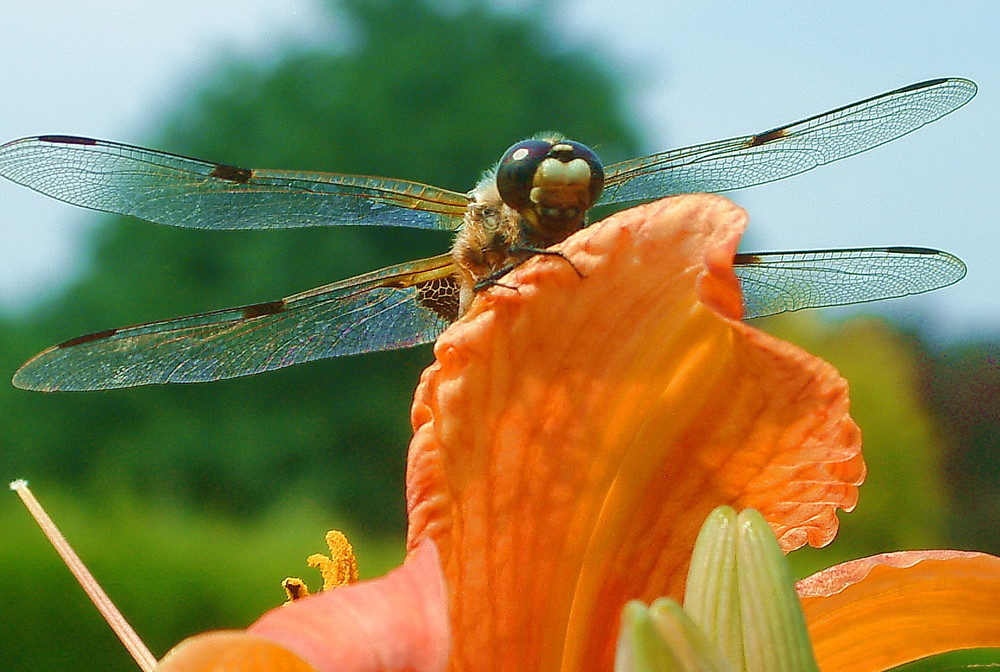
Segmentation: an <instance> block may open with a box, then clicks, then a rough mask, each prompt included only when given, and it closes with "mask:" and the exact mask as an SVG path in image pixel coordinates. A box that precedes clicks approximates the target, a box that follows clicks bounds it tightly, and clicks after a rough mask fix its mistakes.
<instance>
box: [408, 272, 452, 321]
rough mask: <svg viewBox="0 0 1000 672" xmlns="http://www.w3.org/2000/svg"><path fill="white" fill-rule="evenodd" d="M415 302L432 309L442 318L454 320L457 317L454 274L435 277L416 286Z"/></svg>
mask: <svg viewBox="0 0 1000 672" xmlns="http://www.w3.org/2000/svg"><path fill="white" fill-rule="evenodd" d="M416 287H417V303H419V304H420V305H421V306H423V307H424V308H428V309H430V310H433V311H434V312H435V313H437V314H438V315H439V316H441V318H442V319H445V320H447V321H449V322H454V321H455V320H457V319H458V295H459V291H458V281H457V280H456V279H455V276H454V275H448V276H445V277H443V278H435V279H433V280H428V281H427V282H422V283H420V284H418V285H417V286H416Z"/></svg>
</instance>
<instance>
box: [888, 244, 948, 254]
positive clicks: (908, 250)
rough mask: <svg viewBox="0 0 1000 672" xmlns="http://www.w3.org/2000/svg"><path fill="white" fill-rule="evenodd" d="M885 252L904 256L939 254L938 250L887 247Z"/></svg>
mask: <svg viewBox="0 0 1000 672" xmlns="http://www.w3.org/2000/svg"><path fill="white" fill-rule="evenodd" d="M885 251H886V252H902V253H904V254H928V255H936V254H941V252H940V251H939V250H932V249H931V248H929V247H899V246H897V247H887V248H885Z"/></svg>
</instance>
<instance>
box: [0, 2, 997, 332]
mask: <svg viewBox="0 0 1000 672" xmlns="http://www.w3.org/2000/svg"><path fill="white" fill-rule="evenodd" d="M508 4H510V3H508ZM558 6H559V9H558V11H557V13H556V16H557V20H556V21H554V22H553V24H554V25H553V26H552V28H551V31H552V34H553V39H557V40H563V41H566V40H570V39H571V40H573V41H574V42H581V41H582V42H584V43H586V42H590V43H592V44H593V46H594V49H596V50H598V51H599V52H600V53H601V54H603V55H605V56H607V57H608V58H610V59H612V60H613V61H614V62H615V63H616V64H617V65H618V66H619V68H620V69H621V70H622V71H623V72H624V73H626V74H625V76H626V82H627V84H628V85H629V86H630V90H631V105H632V108H633V109H634V110H635V112H636V114H637V115H638V118H639V119H640V122H641V124H642V127H643V129H644V130H645V132H646V134H647V137H648V138H649V140H650V144H649V147H648V149H649V151H660V150H664V149H668V148H671V147H678V146H683V145H689V144H694V143H698V142H704V141H709V140H716V139H720V138H725V137H729V136H733V135H742V134H746V133H751V132H756V131H762V130H765V129H768V128H771V127H774V126H777V125H779V124H783V123H786V122H790V121H795V120H797V119H800V118H803V117H807V116H811V115H813V114H816V113H819V112H823V111H826V110H828V109H832V108H835V107H839V106H841V105H844V104H847V103H850V102H853V101H856V100H859V99H862V98H866V97H868V96H871V95H874V94H877V93H881V92H884V91H888V90H891V89H894V88H897V87H899V86H903V85H905V84H909V83H913V82H917V81H921V80H925V79H931V78H935V77H942V76H962V77H968V78H970V79H973V80H975V81H976V82H977V83H978V84H979V86H980V93H979V95H978V97H977V98H976V99H975V100H973V102H972V103H970V104H969V105H968V106H967V107H965V108H963V109H962V110H960V111H958V112H957V113H955V114H953V115H951V116H949V117H946V118H945V119H943V120H941V121H939V122H937V123H935V124H933V125H931V126H928V127H926V128H924V129H922V130H921V131H918V132H917V133H915V134H913V135H910V136H907V137H905V138H903V139H901V140H898V141H896V142H894V143H892V144H890V145H887V146H884V147H881V148H879V149H877V150H875V151H873V152H870V153H868V154H865V155H861V156H856V157H852V158H850V159H847V160H845V161H842V162H840V163H838V164H834V165H831V166H826V167H823V168H821V169H818V170H816V171H813V172H812V173H809V174H806V175H802V176H799V177H796V178H792V179H789V180H784V181H781V182H778V183H774V184H771V185H765V186H763V187H757V188H755V189H751V190H747V191H744V192H738V193H736V194H733V196H734V197H735V198H736V199H737V200H738V201H739V202H740V203H741V204H742V205H743V206H744V207H746V208H748V210H749V211H750V215H751V236H752V241H753V244H752V247H753V248H754V249H798V248H822V247H855V246H865V245H920V246H927V247H938V248H942V249H946V250H948V251H950V252H953V253H955V254H957V255H958V256H960V257H962V258H963V259H964V260H965V261H966V263H967V264H968V265H969V269H970V270H969V276H968V277H967V278H966V279H965V280H964V281H963V282H962V283H960V284H959V285H957V286H956V287H952V288H948V289H946V290H943V291H941V292H937V293H934V294H930V295H924V296H921V297H916V298H911V299H906V300H902V301H896V302H892V303H890V304H884V307H883V308H881V310H884V311H886V312H889V313H896V314H897V315H901V316H905V315H917V316H920V317H925V318H926V319H927V321H928V322H929V323H933V324H934V328H935V330H936V331H938V332H939V333H942V334H946V335H961V334H969V333H973V334H977V335H995V334H996V333H997V331H998V330H1000V291H998V290H1000V274H998V270H997V267H998V264H997V262H996V256H997V254H998V252H1000V215H998V213H997V212H996V211H994V210H993V209H992V208H991V206H989V203H990V202H991V201H992V200H993V197H994V193H995V192H996V191H997V188H998V187H1000V179H998V169H997V165H998V163H997V157H998V156H1000V131H998V130H997V127H996V125H997V123H998V121H1000V49H998V48H997V46H996V45H997V35H998V32H997V31H998V30H1000V3H996V2H953V3H930V2H914V1H910V2H878V3H872V2H870V1H865V2H862V1H858V2H854V1H841V2H837V3H802V2H770V3H766V4H761V3H704V2H665V1H662V0H659V1H657V0H650V1H641V2H640V1H636V2H629V3H626V2H621V3H610V2H607V1H606V0H568V1H566V2H562V3H559V4H558ZM765 8H766V9H765ZM3 14H4V16H3V19H4V20H3V22H0V91H3V98H4V102H3V105H2V107H0V139H2V140H8V139H14V138H17V137H21V136H25V135H34V134H39V133H72V134H78V135H89V136H94V137H101V138H107V139H113V140H118V141H122V142H132V143H141V142H143V140H144V139H145V138H146V137H148V135H150V134H151V133H152V131H153V130H154V129H155V128H156V127H157V124H158V122H159V121H160V120H161V118H162V117H163V116H164V111H166V110H168V109H170V107H171V106H172V101H173V100H174V99H175V98H177V97H180V96H184V95H185V92H186V91H188V90H190V88H191V87H192V86H194V85H195V83H196V82H197V80H198V78H199V77H200V76H201V75H203V74H204V73H206V72H209V71H210V70H211V69H212V66H213V64H214V63H216V62H217V60H218V58H219V57H220V56H221V55H223V54H226V53H238V54H251V55H252V54H255V55H258V56H259V57H260V58H268V57H269V56H270V55H272V54H275V53H277V52H278V51H279V50H280V48H281V46H282V45H283V44H287V43H288V42H290V41H297V42H302V41H307V42H308V41H316V40H318V39H319V36H320V35H323V34H324V31H325V29H327V28H329V27H330V23H329V21H328V19H327V18H326V15H325V14H323V13H322V12H321V11H320V10H319V7H318V5H317V3H316V2H315V0H285V1H284V2H281V3H276V2H270V1H268V0H215V1H213V2H210V3H207V2H203V1H202V0H197V1H195V0H175V1H173V2H171V3H150V4H141V5H137V4H136V3H134V2H128V1H125V0H105V1H103V2H99V3H79V2H76V1H75V0H63V1H58V2H46V1H44V0H43V1H41V2H37V3H18V4H16V5H14V6H12V7H7V8H5V9H4V13H3ZM513 140H516V138H512V141H513ZM161 149H166V150H169V149H171V148H169V147H163V148H161ZM204 158H208V159H211V158H212V157H204ZM495 159H496V157H483V166H484V167H486V166H488V165H489V164H491V163H492V162H493V161H494V160H495ZM271 167H275V168H279V167H280V168H295V167H296V166H271ZM443 186H449V187H456V186H460V185H443ZM469 186H470V187H471V186H472V185H469ZM90 222H93V217H92V216H91V215H89V214H88V213H86V212H85V211H82V210H78V209H75V208H72V207H70V206H67V205H65V204H62V203H58V202H55V201H51V200H49V199H46V198H44V197H42V196H39V195H37V194H34V193H32V192H29V191H27V190H25V189H23V188H20V187H17V186H15V185H13V184H11V183H9V182H6V181H3V182H0V307H4V306H7V307H15V306H17V305H24V304H25V303H26V302H29V301H30V300H32V299H33V298H37V297H39V296H41V295H43V293H44V292H45V291H46V290H47V289H48V288H51V287H55V286H58V284H59V283H60V282H63V281H65V280H66V279H67V278H69V277H71V275H72V273H73V272H75V271H76V270H78V269H79V268H80V264H82V263H83V261H84V260H83V259H82V258H81V254H80V249H81V242H82V240H83V235H84V233H85V231H86V230H87V228H88V226H89V223H90ZM333 279H334V278H331V280H333ZM300 289H305V288H300ZM256 298H257V299H260V300H264V299H267V298H271V297H256ZM164 317H166V316H164ZM101 326H108V325H94V327H95V328H98V327H101Z"/></svg>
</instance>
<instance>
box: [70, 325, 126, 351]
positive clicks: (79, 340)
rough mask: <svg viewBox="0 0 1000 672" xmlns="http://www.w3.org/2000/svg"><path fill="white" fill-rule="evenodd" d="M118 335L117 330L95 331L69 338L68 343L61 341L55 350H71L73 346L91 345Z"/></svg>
mask: <svg viewBox="0 0 1000 672" xmlns="http://www.w3.org/2000/svg"><path fill="white" fill-rule="evenodd" d="M117 333H118V330H117V329H105V330H104V331H96V332H94V333H93V334H85V335H83V336H77V337H76V338H71V339H69V340H68V341H63V342H62V343H60V344H59V345H57V346H56V347H57V348H72V347H73V346H74V345H81V344H83V343H91V342H93V341H100V340H103V339H105V338H109V337H111V336H114V335H115V334H117Z"/></svg>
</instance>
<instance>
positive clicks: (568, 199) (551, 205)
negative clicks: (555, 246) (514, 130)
mask: <svg viewBox="0 0 1000 672" xmlns="http://www.w3.org/2000/svg"><path fill="white" fill-rule="evenodd" d="M496 179H497V190H498V191H499V192H500V198H501V199H503V202H504V203H506V204H507V205H508V206H510V207H511V208H513V209H514V210H516V211H517V212H518V213H519V214H520V215H521V216H522V217H524V218H525V220H527V222H528V223H529V224H530V225H531V226H533V227H534V228H535V229H537V230H538V231H539V232H540V233H543V234H544V233H552V234H559V235H562V237H565V235H568V234H569V233H571V232H573V231H575V230H577V229H579V228H581V227H582V226H583V219H584V216H585V215H586V214H587V210H589V209H590V208H591V207H592V206H593V205H594V203H596V202H597V199H598V197H599V196H600V195H601V190H602V189H603V188H604V167H603V166H602V165H601V160H600V159H599V158H597V155H596V154H595V153H594V152H593V151H591V149H590V148H589V147H587V146H586V145H582V144H580V143H579V142H573V141H572V140H565V139H563V138H561V137H558V136H557V137H536V138H531V139H529V140H522V141H521V142H519V143H517V144H515V145H513V146H512V147H511V148H510V149H508V150H507V151H506V152H505V153H504V155H503V158H501V159H500V164H499V165H498V166H497V178H496ZM560 239H561V238H560ZM552 242H557V241H556V240H553V241H552Z"/></svg>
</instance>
